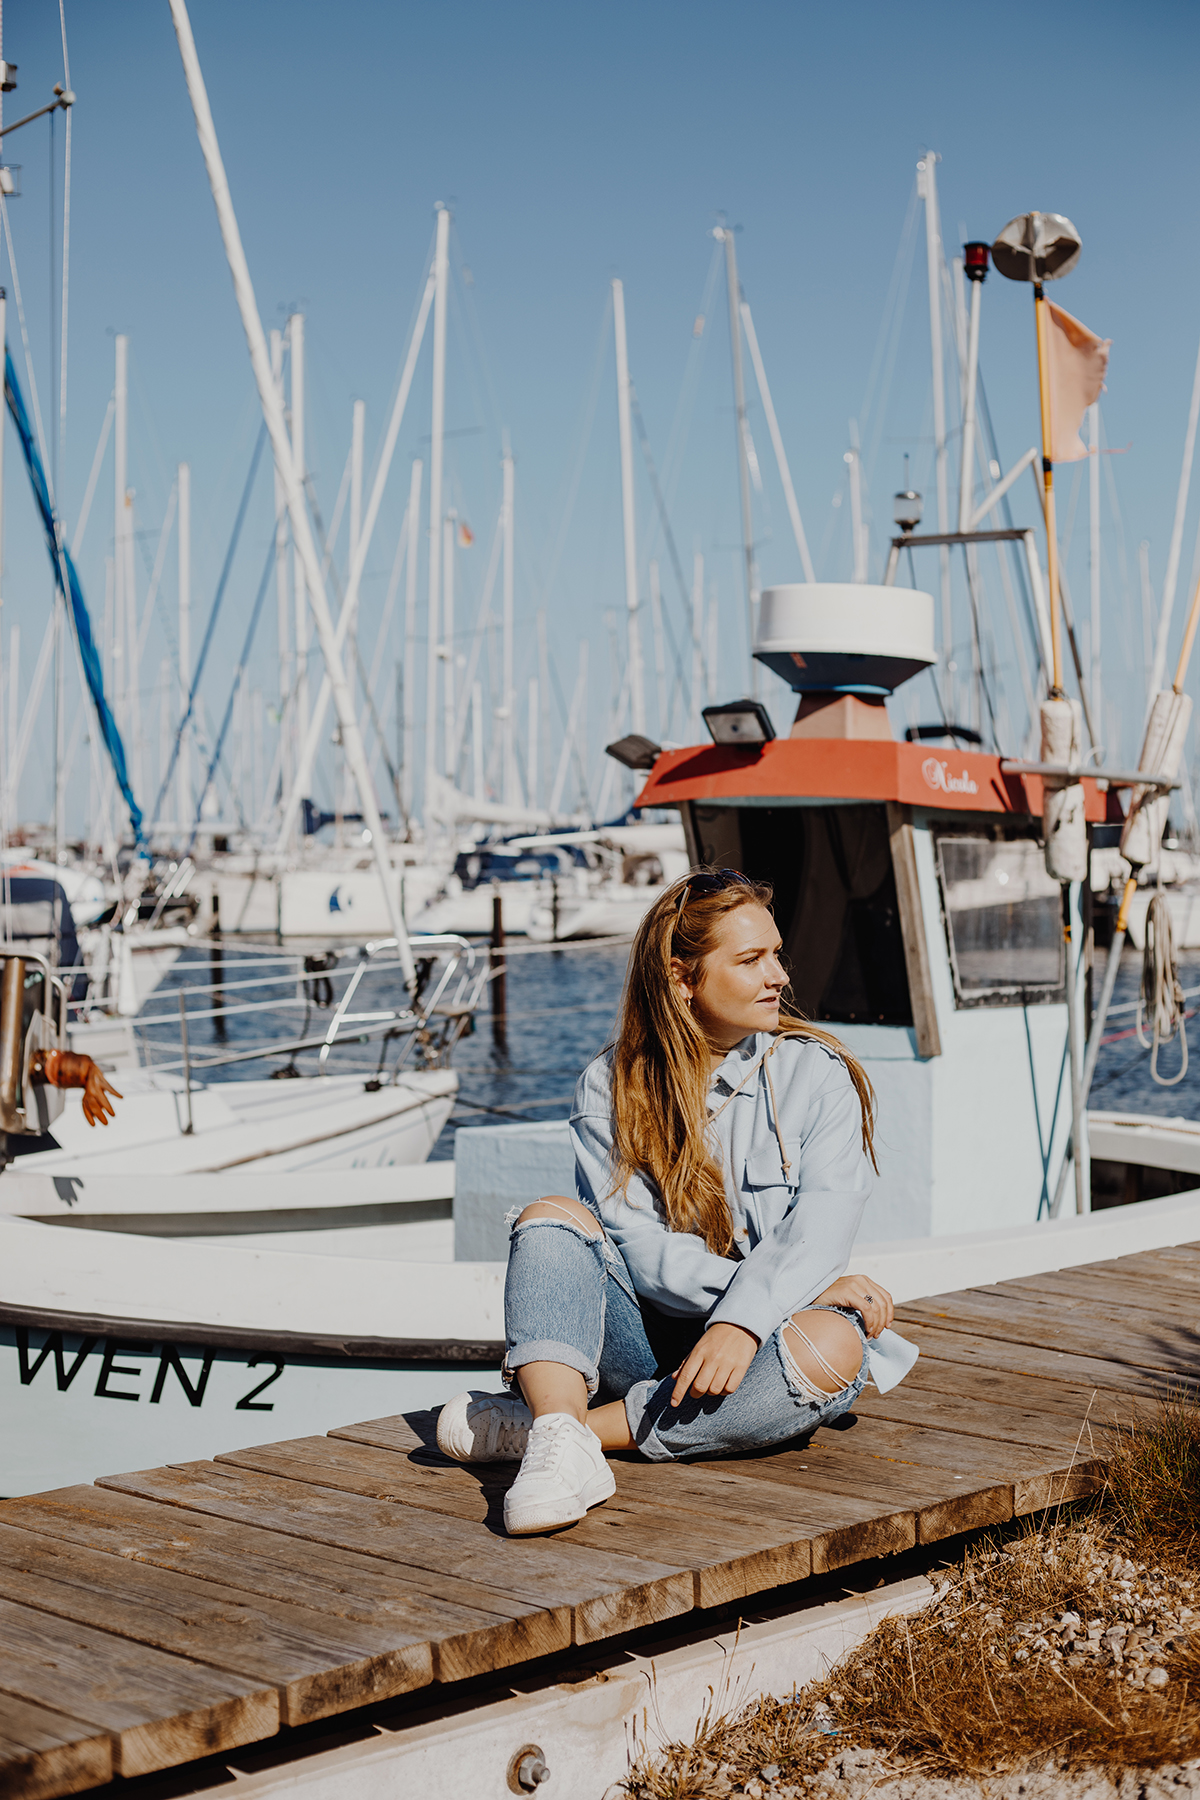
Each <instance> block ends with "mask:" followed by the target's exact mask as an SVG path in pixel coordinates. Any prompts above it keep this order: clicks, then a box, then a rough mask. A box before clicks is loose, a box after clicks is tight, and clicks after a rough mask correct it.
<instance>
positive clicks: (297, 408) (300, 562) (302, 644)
mask: <svg viewBox="0 0 1200 1800" xmlns="http://www.w3.org/2000/svg"><path fill="white" fill-rule="evenodd" d="M288 346H289V351H290V360H291V365H292V461H293V463H294V464H295V468H296V480H297V482H298V483H299V487H300V496H301V504H302V505H303V506H304V508H305V514H304V516H305V518H307V517H308V503H307V501H306V500H305V498H304V477H305V473H306V470H307V464H306V462H305V460H304V314H303V313H293V314H292V316H291V318H290V319H289V320H288ZM292 543H293V545H294V546H295V548H294V552H293V556H292V591H293V592H294V594H295V596H296V735H297V736H298V738H299V740H300V742H301V743H303V742H304V739H305V738H306V737H307V736H308V606H307V604H306V602H305V598H304V590H305V572H304V558H303V557H302V556H301V554H300V548H299V545H298V544H296V528H295V525H294V524H293V526H292Z"/></svg>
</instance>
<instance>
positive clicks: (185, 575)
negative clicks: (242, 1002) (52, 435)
mask: <svg viewBox="0 0 1200 1800" xmlns="http://www.w3.org/2000/svg"><path fill="white" fill-rule="evenodd" d="M276 335H278V334H276ZM191 685H192V471H191V469H190V468H189V466H188V464H187V463H185V462H181V463H180V465H179V716H180V718H181V719H182V718H183V717H184V716H185V714H186V712H187V703H188V691H189V689H190V688H191ZM178 793H179V827H180V831H181V833H182V836H183V840H184V842H186V841H187V838H188V836H189V830H188V827H189V821H190V820H191V816H192V759H191V747H190V743H189V738H188V732H187V729H186V727H185V729H184V732H183V736H182V737H181V738H180V740H179V787H178Z"/></svg>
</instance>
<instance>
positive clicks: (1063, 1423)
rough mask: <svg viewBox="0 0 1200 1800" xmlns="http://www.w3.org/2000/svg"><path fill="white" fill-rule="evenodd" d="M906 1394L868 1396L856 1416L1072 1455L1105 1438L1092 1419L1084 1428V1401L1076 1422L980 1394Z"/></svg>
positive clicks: (897, 1391)
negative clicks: (1078, 1445) (1078, 1448)
mask: <svg viewBox="0 0 1200 1800" xmlns="http://www.w3.org/2000/svg"><path fill="white" fill-rule="evenodd" d="M907 1389H908V1383H907V1382H905V1383H904V1386H903V1387H899V1388H893V1389H892V1391H891V1393H890V1394H874V1393H868V1392H864V1393H863V1394H862V1395H860V1397H859V1398H858V1399H857V1400H856V1401H855V1402H854V1410H855V1413H856V1414H857V1415H858V1416H859V1417H860V1418H864V1417H865V1418H868V1419H891V1420H894V1421H895V1423H896V1424H898V1425H924V1426H928V1427H929V1428H930V1429H931V1430H934V1431H947V1432H953V1433H955V1435H956V1436H960V1437H969V1438H981V1439H984V1440H986V1441H988V1442H995V1443H1001V1444H1013V1445H1018V1446H1028V1447H1030V1448H1036V1449H1039V1450H1042V1451H1047V1450H1060V1451H1061V1450H1066V1451H1068V1452H1070V1451H1072V1450H1074V1448H1075V1446H1076V1444H1077V1443H1080V1444H1081V1446H1082V1448H1083V1449H1084V1450H1085V1451H1086V1450H1089V1449H1090V1448H1091V1447H1092V1445H1093V1444H1094V1443H1096V1442H1099V1441H1102V1440H1103V1439H1104V1438H1105V1437H1106V1436H1107V1432H1106V1430H1105V1427H1104V1426H1103V1425H1102V1424H1101V1422H1100V1421H1099V1420H1098V1419H1096V1420H1090V1419H1089V1420H1088V1421H1087V1429H1086V1430H1084V1429H1083V1427H1084V1421H1085V1417H1086V1414H1087V1402H1086V1400H1085V1401H1084V1402H1083V1403H1082V1404H1081V1405H1080V1407H1079V1413H1078V1419H1076V1417H1075V1416H1074V1415H1072V1414H1064V1413H1049V1412H1035V1411H1034V1409H1033V1408H1032V1407H1029V1406H1004V1405H1002V1404H1001V1403H1000V1402H999V1401H997V1400H986V1399H984V1397H982V1396H979V1395H974V1396H972V1397H971V1398H970V1399H967V1398H964V1397H963V1396H962V1395H960V1394H943V1393H938V1392H937V1391H931V1390H929V1389H925V1388H917V1389H914V1390H912V1391H906V1390H907ZM1081 1431H1082V1437H1081V1435H1080V1434H1081Z"/></svg>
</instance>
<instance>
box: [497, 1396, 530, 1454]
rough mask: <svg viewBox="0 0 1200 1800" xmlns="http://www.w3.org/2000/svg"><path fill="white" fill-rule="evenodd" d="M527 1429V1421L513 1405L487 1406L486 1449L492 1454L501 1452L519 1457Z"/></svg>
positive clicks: (523, 1446)
mask: <svg viewBox="0 0 1200 1800" xmlns="http://www.w3.org/2000/svg"><path fill="white" fill-rule="evenodd" d="M528 1431H529V1424H528V1421H527V1420H526V1419H523V1418H522V1417H521V1415H520V1413H519V1412H518V1410H517V1408H516V1406H515V1405H512V1404H511V1403H510V1406H508V1407H499V1406H492V1407H489V1408H488V1421H487V1449H488V1450H489V1451H490V1452H491V1454H492V1455H493V1456H495V1455H496V1454H497V1453H503V1454H507V1455H509V1456H514V1457H519V1456H520V1454H521V1452H522V1450H523V1449H524V1448H525V1443H524V1440H525V1437H526V1434H527V1433H528Z"/></svg>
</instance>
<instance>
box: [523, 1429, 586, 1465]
mask: <svg viewBox="0 0 1200 1800" xmlns="http://www.w3.org/2000/svg"><path fill="white" fill-rule="evenodd" d="M574 1423H575V1420H574V1419H569V1418H566V1417H565V1416H564V1417H560V1418H557V1419H545V1418H542V1419H538V1420H537V1421H536V1422H535V1424H534V1425H533V1426H532V1428H531V1429H530V1433H529V1443H528V1444H527V1446H526V1449H525V1456H524V1458H523V1460H522V1463H521V1473H522V1475H548V1474H557V1473H558V1465H559V1464H560V1463H561V1462H562V1459H563V1456H564V1455H565V1454H566V1450H567V1446H568V1442H569V1440H570V1437H571V1435H572V1434H571V1427H572V1425H573V1424H574Z"/></svg>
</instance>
